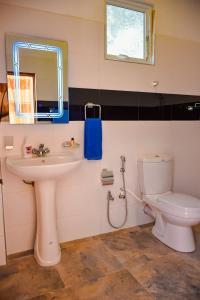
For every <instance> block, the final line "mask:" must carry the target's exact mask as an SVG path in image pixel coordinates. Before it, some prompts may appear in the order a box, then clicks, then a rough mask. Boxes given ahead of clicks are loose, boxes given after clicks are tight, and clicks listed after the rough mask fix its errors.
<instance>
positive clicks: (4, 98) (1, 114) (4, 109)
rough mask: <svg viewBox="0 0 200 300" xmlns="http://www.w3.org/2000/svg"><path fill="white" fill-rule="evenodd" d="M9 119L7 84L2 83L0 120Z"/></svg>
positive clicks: (0, 89) (0, 84)
mask: <svg viewBox="0 0 200 300" xmlns="http://www.w3.org/2000/svg"><path fill="white" fill-rule="evenodd" d="M8 121H9V104H8V93H7V84H6V83H0V122H8Z"/></svg>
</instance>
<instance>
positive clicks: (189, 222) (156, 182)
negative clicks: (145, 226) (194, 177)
mask: <svg viewBox="0 0 200 300" xmlns="http://www.w3.org/2000/svg"><path fill="white" fill-rule="evenodd" d="M138 171H139V183H140V188H141V192H142V195H143V200H144V202H145V203H146V204H148V205H149V207H150V208H151V210H152V213H153V216H154V217H155V225H154V227H153V229H152V233H153V235H154V236H155V237H156V238H158V239H159V240H160V241H161V242H163V243H164V244H166V245H167V246H169V247H171V248H172V249H175V250H177V251H181V252H192V251H194V250H195V241H194V234H193V231H192V226H193V225H195V224H198V223H200V199H197V198H194V197H192V196H189V195H186V194H179V193H173V192H172V191H171V189H172V179H173V159H172V158H171V157H170V156H168V155H151V156H145V157H143V158H141V159H139V160H138Z"/></svg>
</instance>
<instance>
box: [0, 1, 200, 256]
mask: <svg viewBox="0 0 200 300" xmlns="http://www.w3.org/2000/svg"><path fill="white" fill-rule="evenodd" d="M13 1H14V0H9V1H6V3H9V2H10V3H11V2H13ZM17 2H19V3H21V5H22V6H23V5H27V4H26V2H27V1H22V0H18V1H14V3H15V4H16V3H17ZM28 2H29V5H30V3H31V5H32V6H33V5H40V4H39V2H40V3H41V1H28ZM166 2H167V3H168V5H166ZM42 3H44V2H43V1H42ZM53 3H55V1H48V4H50V5H49V6H48V7H50V8H51V9H52V11H54V12H55V7H54V4H53ZM56 3H59V4H58V6H56V7H57V10H58V11H56V12H57V13H59V12H60V11H59V9H61V7H63V6H62V5H64V1H56ZM69 3H70V6H69V7H68V5H69ZM75 3H79V4H80V6H79V7H82V10H79V9H77V10H76V8H77V7H76V6H75V5H76V4H75ZM81 3H83V1H76V2H75V1H68V4H66V3H65V4H66V6H65V9H66V10H64V9H62V12H63V14H62V15H61V14H55V13H49V12H43V11H39V10H33V9H27V8H22V7H17V6H10V5H0V12H1V18H0V44H1V45H4V34H5V32H17V33H23V34H28V35H33V36H41V37H47V38H53V39H61V40H67V41H68V43H69V86H71V87H87V88H104V89H119V90H133V91H134V90H136V91H154V90H153V88H152V86H151V82H152V81H153V80H159V82H160V85H159V87H158V88H157V91H158V92H167V93H182V94H184V93H185V94H195V95H200V85H199V77H200V76H199V75H200V59H199V53H200V43H199V42H200V41H199V35H198V34H197V32H198V30H195V28H196V27H197V28H199V27H198V26H199V24H200V21H199V18H198V14H197V13H196V11H197V9H198V8H199V6H198V2H195V1H189V0H188V1H186V0H184V1H180V0H177V1H172V0H169V1H164V0H163V1H155V4H156V7H157V8H158V11H157V28H158V29H157V43H156V45H157V46H156V65H155V66H145V65H138V64H133V63H122V62H116V61H108V60H104V56H103V55H104V54H103V53H104V39H103V36H104V23H103V11H102V7H103V6H102V3H103V1H100V0H96V1H92V0H90V1H89V0H87V1H85V2H84V3H85V5H84V7H83V5H82V6H81ZM87 4H90V9H89V10H88V6H87ZM41 5H42V4H41ZM56 5H57V4H56ZM59 5H60V6H59ZM195 5H196V6H195ZM52 7H53V8H52ZM35 8H40V9H42V6H40V7H39V6H36V7H35ZM50 8H49V9H50ZM97 8H99V9H97ZM179 8H180V9H179ZM175 9H176V11H177V13H178V20H179V22H178V20H177V17H176V15H175V14H174V10H175ZM178 9H179V10H178ZM68 11H69V14H71V16H67V15H64V14H67V13H68ZM187 12H190V13H189V18H185V14H186V13H187ZM77 15H78V17H77ZM188 20H189V21H190V20H192V21H190V22H189V21H188ZM50 24H54V25H53V26H50ZM167 24H170V25H169V26H166V25H167ZM185 28H187V30H186V29H185ZM0 66H1V68H0V72H1V73H0V82H4V81H5V75H6V72H5V53H4V51H1V52H0ZM88 100H90V99H88ZM199 127H200V124H199V122H141V121H140V122H133V121H132V122H103V149H104V155H103V160H102V161H90V162H88V161H83V163H82V165H81V166H80V167H79V169H77V170H75V171H74V172H73V173H72V174H71V176H70V177H69V178H68V177H65V178H63V180H62V181H61V182H59V184H58V193H57V205H58V229H59V236H60V240H61V241H67V240H72V239H76V238H81V237H84V236H89V235H93V234H98V233H103V232H106V231H110V230H111V228H110V227H109V226H108V223H107V220H106V192H107V190H108V188H105V187H102V186H101V184H100V172H101V170H102V168H105V167H106V168H109V169H113V171H114V174H115V184H114V186H112V187H111V190H112V192H113V194H114V195H115V197H116V201H115V202H114V203H113V211H112V213H113V214H112V218H113V221H115V222H116V223H120V221H121V220H122V217H123V216H122V214H123V210H122V205H123V202H122V201H121V200H118V193H119V187H120V184H121V177H120V172H119V168H120V159H119V157H120V155H121V154H124V155H125V156H126V158H127V170H126V179H127V185H128V186H129V187H131V188H133V189H134V190H135V191H137V192H138V185H137V168H136V161H137V156H138V155H140V154H142V153H152V152H156V153H158V152H159V153H160V152H167V153H171V154H172V155H173V156H174V157H175V160H176V164H175V180H174V187H175V190H176V191H184V192H187V193H191V194H193V195H196V196H199V197H200V187H199V184H198V177H199V175H200V170H199V167H198V166H199V165H200V164H199V163H200V161H199V160H200V158H199V153H200V143H199V142H198V141H199V133H200V130H199ZM6 135H13V136H14V138H15V149H14V150H13V151H11V152H10V153H6V152H5V151H4V147H3V137H4V136H6ZM26 135H28V136H29V137H30V141H31V143H32V144H33V146H36V145H37V144H38V143H40V142H44V143H45V144H46V145H47V146H48V147H50V149H51V151H52V152H60V151H63V149H62V147H61V144H62V142H63V141H64V140H66V139H68V138H70V137H72V136H74V137H75V138H76V139H77V141H79V142H80V143H81V149H80V150H79V151H80V153H81V154H82V147H83V122H71V123H70V124H69V125H34V126H26V125H23V126H13V125H8V124H2V125H1V127H0V155H1V157H2V160H3V161H4V157H5V156H7V155H13V154H19V153H20V151H21V145H22V141H23V138H24V136H26ZM3 176H4V182H5V184H4V206H5V207H4V209H5V228H6V240H7V250H8V254H11V253H15V252H19V251H24V250H27V249H30V248H32V247H33V240H34V233H35V203H34V194H33V191H32V188H31V187H30V186H27V185H25V184H24V183H22V182H21V181H20V180H19V179H18V178H17V177H15V176H13V175H11V174H9V173H8V172H7V171H6V169H5V165H4V166H3ZM128 200H129V201H128V202H129V217H128V222H127V226H132V225H137V224H142V223H145V222H147V221H148V220H147V217H146V216H144V214H143V213H142V210H141V208H140V207H139V206H138V205H137V203H136V202H135V201H134V200H133V199H131V198H130V197H129V199H128Z"/></svg>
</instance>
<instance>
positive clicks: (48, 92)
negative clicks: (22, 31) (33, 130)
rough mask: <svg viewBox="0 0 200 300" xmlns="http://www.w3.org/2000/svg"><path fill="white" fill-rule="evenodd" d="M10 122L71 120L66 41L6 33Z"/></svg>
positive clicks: (66, 121)
mask: <svg viewBox="0 0 200 300" xmlns="http://www.w3.org/2000/svg"><path fill="white" fill-rule="evenodd" d="M6 62H7V83H8V99H9V120H10V123H11V124H34V123H43V122H45V123H46V122H48V123H68V121H69V117H68V112H69V107H68V89H67V43H66V42H64V41H55V40H47V39H42V38H36V37H27V36H22V35H16V34H7V35H6Z"/></svg>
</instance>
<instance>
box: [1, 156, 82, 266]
mask: <svg viewBox="0 0 200 300" xmlns="http://www.w3.org/2000/svg"><path fill="white" fill-rule="evenodd" d="M80 162H81V160H80V159H76V158H73V157H71V156H65V155H55V156H47V157H36V158H28V159H27V158H26V159H23V158H16V157H15V158H7V160H6V165H7V168H8V170H9V171H10V172H11V173H13V174H15V175H17V176H18V177H20V178H22V179H24V180H30V181H34V183H35V184H34V186H35V194H36V208H37V232H36V239H35V247H34V255H35V259H36V261H37V262H38V264H39V265H41V266H53V265H55V264H57V263H58V262H59V261H60V258H61V251H60V246H59V241H58V235H57V226H56V199H55V193H56V180H57V179H58V178H59V177H61V176H62V175H65V174H66V173H68V172H70V171H71V170H73V169H74V168H76V167H77V166H78V165H79V164H80Z"/></svg>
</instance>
